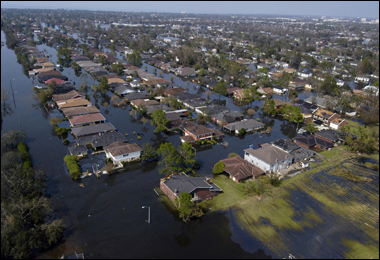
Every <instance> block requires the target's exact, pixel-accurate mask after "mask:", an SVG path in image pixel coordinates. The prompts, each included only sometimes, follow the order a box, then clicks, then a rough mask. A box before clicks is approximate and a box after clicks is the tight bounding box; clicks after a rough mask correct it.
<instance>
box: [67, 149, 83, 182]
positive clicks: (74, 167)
mask: <svg viewBox="0 0 380 260" xmlns="http://www.w3.org/2000/svg"><path fill="white" fill-rule="evenodd" d="M63 160H64V161H65V163H66V166H67V169H68V170H69V173H70V177H71V178H73V179H74V180H76V179H78V178H79V177H80V176H81V175H82V170H81V168H80V166H79V164H78V161H77V157H76V156H74V155H66V156H65V158H63Z"/></svg>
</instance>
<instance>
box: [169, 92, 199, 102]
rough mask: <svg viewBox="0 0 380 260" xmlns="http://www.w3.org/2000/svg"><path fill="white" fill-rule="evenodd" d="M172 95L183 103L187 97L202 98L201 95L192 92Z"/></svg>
mask: <svg viewBox="0 0 380 260" xmlns="http://www.w3.org/2000/svg"><path fill="white" fill-rule="evenodd" d="M172 96H173V97H175V98H176V99H177V100H178V101H179V102H181V103H183V102H184V101H185V100H188V99H199V98H202V96H201V95H198V94H193V93H179V94H173V95H172Z"/></svg>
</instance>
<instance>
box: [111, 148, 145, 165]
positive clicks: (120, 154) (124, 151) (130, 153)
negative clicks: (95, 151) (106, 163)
mask: <svg viewBox="0 0 380 260" xmlns="http://www.w3.org/2000/svg"><path fill="white" fill-rule="evenodd" d="M104 151H105V152H106V157H107V158H110V159H111V160H112V161H113V164H115V165H119V166H121V163H122V162H129V161H134V160H137V159H139V158H140V156H141V151H142V150H141V148H140V147H138V145H137V144H127V143H121V142H114V143H112V144H110V145H108V146H106V147H104Z"/></svg>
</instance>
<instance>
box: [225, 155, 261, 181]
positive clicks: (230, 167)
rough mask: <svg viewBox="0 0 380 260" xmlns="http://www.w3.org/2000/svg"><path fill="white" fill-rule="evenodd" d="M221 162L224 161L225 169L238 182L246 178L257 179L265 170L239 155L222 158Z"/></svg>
mask: <svg viewBox="0 0 380 260" xmlns="http://www.w3.org/2000/svg"><path fill="white" fill-rule="evenodd" d="M221 162H223V163H224V171H225V172H226V173H227V174H229V175H230V178H231V179H232V180H233V181H235V182H237V183H239V182H240V181H242V180H246V179H256V178H257V177H258V176H260V175H263V174H264V171H262V170H260V169H259V168H257V167H255V166H254V165H253V164H251V163H249V162H247V161H245V160H243V159H242V158H241V157H240V156H239V155H235V156H233V157H229V158H227V159H224V160H221Z"/></svg>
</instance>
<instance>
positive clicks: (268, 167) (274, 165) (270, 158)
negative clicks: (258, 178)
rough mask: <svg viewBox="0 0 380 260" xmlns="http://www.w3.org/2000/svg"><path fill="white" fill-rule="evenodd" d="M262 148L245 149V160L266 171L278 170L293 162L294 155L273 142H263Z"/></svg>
mask: <svg viewBox="0 0 380 260" xmlns="http://www.w3.org/2000/svg"><path fill="white" fill-rule="evenodd" d="M261 147H262V148H259V149H252V148H248V149H245V150H244V160H246V161H248V162H250V163H252V164H253V165H255V166H256V167H258V168H259V169H261V170H263V171H265V172H278V171H280V170H283V169H286V168H288V167H289V166H290V165H292V163H293V157H294V156H293V155H291V154H290V153H288V152H285V151H283V150H282V149H279V148H277V147H275V146H273V145H271V144H268V143H266V144H263V145H262V146H261Z"/></svg>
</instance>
